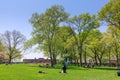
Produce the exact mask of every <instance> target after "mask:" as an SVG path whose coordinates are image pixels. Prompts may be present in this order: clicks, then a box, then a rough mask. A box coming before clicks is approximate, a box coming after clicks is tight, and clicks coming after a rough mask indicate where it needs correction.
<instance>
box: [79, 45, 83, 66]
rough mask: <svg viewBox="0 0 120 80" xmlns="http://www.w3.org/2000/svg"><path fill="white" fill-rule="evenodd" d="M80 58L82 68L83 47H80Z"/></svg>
mask: <svg viewBox="0 0 120 80" xmlns="http://www.w3.org/2000/svg"><path fill="white" fill-rule="evenodd" d="M78 51H79V58H80V66H82V46H80V47H78Z"/></svg>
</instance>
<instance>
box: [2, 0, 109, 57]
mask: <svg viewBox="0 0 120 80" xmlns="http://www.w3.org/2000/svg"><path fill="white" fill-rule="evenodd" d="M108 1H109V0H0V33H4V32H5V31H6V30H9V31H12V30H17V31H20V32H21V33H22V34H23V35H25V36H26V37H27V39H29V38H30V37H31V32H32V26H31V24H30V23H29V19H30V18H31V16H32V14H33V13H35V12H37V13H39V14H41V13H44V12H45V10H46V9H47V8H50V7H51V6H52V5H56V4H57V5H62V6H63V7H64V8H65V11H66V12H68V13H70V15H71V16H73V15H79V14H82V13H86V12H89V13H90V14H97V13H98V11H99V10H100V9H101V8H102V7H103V6H104V5H105V4H106V3H107V2H108ZM100 30H101V31H105V30H106V27H105V26H102V27H101V28H100ZM35 57H36V58H38V57H43V55H42V54H37V53H36V54H35V53H34V54H33V53H30V54H27V55H24V58H35Z"/></svg>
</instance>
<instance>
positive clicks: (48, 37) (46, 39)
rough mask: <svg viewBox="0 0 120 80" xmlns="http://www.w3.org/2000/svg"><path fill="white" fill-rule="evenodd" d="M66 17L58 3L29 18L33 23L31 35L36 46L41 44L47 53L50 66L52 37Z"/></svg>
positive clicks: (52, 61)
mask: <svg viewBox="0 0 120 80" xmlns="http://www.w3.org/2000/svg"><path fill="white" fill-rule="evenodd" d="M67 18H68V14H67V13H66V12H65V11H64V8H63V7H62V6H59V5H54V6H52V7H51V8H49V9H47V10H46V12H45V13H43V14H37V13H35V14H33V16H32V18H31V19H30V22H31V24H32V25H33V32H32V37H33V40H34V41H35V45H36V44H38V47H41V46H43V48H44V49H43V51H44V52H46V53H47V54H49V57H50V59H51V66H53V65H54V59H53V57H54V53H53V52H54V49H53V48H54V43H53V39H54V36H55V34H56V32H57V30H58V27H59V26H60V23H62V22H64V21H65V20H66V19H67Z"/></svg>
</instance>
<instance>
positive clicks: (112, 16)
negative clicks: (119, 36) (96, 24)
mask: <svg viewBox="0 0 120 80" xmlns="http://www.w3.org/2000/svg"><path fill="white" fill-rule="evenodd" d="M98 17H99V20H101V21H105V22H106V23H107V24H108V25H111V26H114V27H117V28H118V29H120V0H110V2H108V3H107V4H106V5H105V6H104V7H103V8H102V9H101V10H100V11H99V13H98Z"/></svg>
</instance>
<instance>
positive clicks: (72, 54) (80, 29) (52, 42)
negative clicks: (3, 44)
mask: <svg viewBox="0 0 120 80" xmlns="http://www.w3.org/2000/svg"><path fill="white" fill-rule="evenodd" d="M119 4H120V1H119V0H111V1H110V2H108V3H107V4H106V5H105V6H104V7H103V8H102V9H101V10H100V11H99V13H98V16H96V15H90V14H89V13H84V14H80V15H78V16H73V17H71V18H69V14H68V13H67V12H65V11H64V8H63V7H62V6H59V5H54V6H52V7H51V8H49V9H47V10H46V11H45V13H42V14H38V13H34V14H33V15H32V18H31V19H30V22H31V24H32V26H33V32H32V38H31V39H30V40H28V42H27V43H26V45H27V46H33V45H36V44H37V46H38V47H37V48H38V49H40V50H43V51H44V54H45V55H46V56H48V57H49V58H50V59H51V65H52V66H53V65H54V64H56V60H57V58H59V59H62V58H68V57H69V60H71V62H73V61H74V62H75V63H78V64H79V63H80V65H81V66H82V63H83V62H84V63H87V60H88V59H90V58H92V59H94V60H95V62H96V64H98V63H99V65H101V64H102V61H103V59H104V60H105V59H108V60H109V62H110V60H111V58H113V57H114V56H116V59H117V63H118V62H119V45H120V44H119V35H120V34H119V28H120V16H119V15H120V9H119V8H120V5H119ZM110 7H111V8H110ZM102 21H103V22H105V24H107V26H109V28H108V30H107V31H106V32H105V33H101V32H100V31H99V30H97V28H98V27H100V24H101V22H102ZM63 25H64V26H63ZM30 43H31V44H30Z"/></svg>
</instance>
